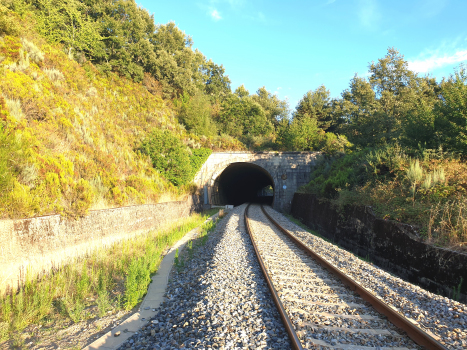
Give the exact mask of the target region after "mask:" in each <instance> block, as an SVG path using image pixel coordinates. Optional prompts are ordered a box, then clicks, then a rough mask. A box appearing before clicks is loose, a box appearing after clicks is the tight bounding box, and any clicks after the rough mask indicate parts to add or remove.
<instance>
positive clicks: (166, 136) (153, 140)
mask: <svg viewBox="0 0 467 350" xmlns="http://www.w3.org/2000/svg"><path fill="white" fill-rule="evenodd" d="M140 150H141V152H143V153H144V154H146V155H148V156H149V157H150V158H151V161H152V165H153V167H154V168H155V169H156V170H158V171H159V172H160V173H161V174H162V175H163V176H164V177H165V178H166V179H167V180H169V181H170V182H171V183H173V184H174V185H175V186H180V185H183V184H185V183H187V182H188V181H189V180H190V177H191V162H190V157H189V153H188V150H187V149H186V147H185V146H184V145H183V143H182V141H181V140H180V139H179V138H177V137H176V136H175V135H174V134H173V133H171V132H170V131H169V130H160V129H154V130H153V131H152V132H151V133H150V134H149V136H148V137H147V138H146V139H145V140H143V142H142V144H141V147H140Z"/></svg>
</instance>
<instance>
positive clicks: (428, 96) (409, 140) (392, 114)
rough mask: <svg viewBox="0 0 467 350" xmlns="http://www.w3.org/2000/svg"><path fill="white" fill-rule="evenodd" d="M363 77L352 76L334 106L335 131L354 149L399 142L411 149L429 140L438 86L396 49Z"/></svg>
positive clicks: (372, 65) (372, 64) (392, 49)
mask: <svg viewBox="0 0 467 350" xmlns="http://www.w3.org/2000/svg"><path fill="white" fill-rule="evenodd" d="M369 73H370V76H369V78H368V79H365V78H361V77H358V76H357V75H356V76H355V77H354V78H353V79H352V80H351V82H350V89H348V90H345V91H344V92H343V93H342V100H340V101H337V102H336V103H335V104H334V110H333V114H334V119H340V120H341V121H343V124H342V125H341V126H340V127H339V128H338V130H339V131H341V132H344V134H345V135H347V136H348V138H349V140H350V141H351V142H353V143H355V144H357V145H359V146H363V147H365V146H375V145H382V144H387V143H394V142H400V143H403V144H405V145H407V146H411V147H416V146H417V145H418V144H419V143H426V142H427V141H433V137H432V136H433V132H434V129H433V115H432V114H431V112H430V109H431V108H432V107H433V106H434V103H435V101H436V99H437V90H438V88H437V84H436V81H434V79H432V78H429V77H418V76H417V74H416V73H414V72H412V71H410V70H409V69H408V63H407V62H406V61H405V60H404V56H403V55H401V54H400V53H399V52H398V51H397V50H396V49H395V48H389V49H388V53H387V54H386V56H385V57H384V58H382V59H379V60H378V62H376V63H375V62H372V63H371V64H370V65H369Z"/></svg>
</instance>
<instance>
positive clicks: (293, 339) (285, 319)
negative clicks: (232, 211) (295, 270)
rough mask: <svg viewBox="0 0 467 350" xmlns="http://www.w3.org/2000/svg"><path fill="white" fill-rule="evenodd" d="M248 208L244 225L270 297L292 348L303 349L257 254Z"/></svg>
mask: <svg viewBox="0 0 467 350" xmlns="http://www.w3.org/2000/svg"><path fill="white" fill-rule="evenodd" d="M249 208H250V204H248V206H247V207H246V209H245V215H244V217H245V227H246V230H247V232H248V234H249V235H250V238H251V242H252V243H253V247H254V249H255V253H256V257H257V259H258V262H259V265H260V267H261V270H262V271H263V275H264V278H265V279H266V282H267V284H268V288H269V291H270V292H271V294H272V299H273V300H274V304H276V308H277V311H279V314H280V316H281V319H282V322H283V323H284V327H285V329H286V331H287V334H288V335H289V339H290V342H291V344H292V349H294V350H303V347H302V344H301V343H300V339H298V336H297V333H295V329H294V327H293V325H292V321H290V318H289V316H288V315H287V312H286V311H285V308H284V306H283V305H282V302H281V301H280V299H279V296H278V295H277V291H276V289H275V288H274V285H273V284H272V280H271V277H269V274H268V272H267V270H266V266H265V265H264V262H263V258H262V257H261V255H260V254H259V250H258V246H257V245H256V242H255V239H254V238H253V233H252V232H251V228H250V223H249V219H248V209H249Z"/></svg>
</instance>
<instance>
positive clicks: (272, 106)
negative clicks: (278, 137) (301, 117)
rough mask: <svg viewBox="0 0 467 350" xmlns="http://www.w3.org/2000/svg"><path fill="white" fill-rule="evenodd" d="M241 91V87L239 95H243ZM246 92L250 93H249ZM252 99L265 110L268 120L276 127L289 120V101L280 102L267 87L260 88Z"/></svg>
mask: <svg viewBox="0 0 467 350" xmlns="http://www.w3.org/2000/svg"><path fill="white" fill-rule="evenodd" d="M242 87H243V85H242ZM239 89H240V87H239V88H237V90H238V93H240V94H242V92H240V91H241V90H239ZM246 92H247V93H248V91H246ZM238 93H237V94H238ZM251 98H252V99H253V101H255V102H257V103H258V104H259V105H260V106H261V107H262V108H263V110H264V112H265V114H266V118H267V120H269V121H270V122H271V123H272V125H274V127H277V126H278V125H279V124H280V122H281V121H282V120H284V119H287V118H288V115H289V106H288V103H287V100H280V99H279V98H278V97H277V95H273V94H271V93H270V92H269V91H268V90H267V89H266V87H265V86H263V87H261V88H259V89H258V91H256V94H255V95H252V96H251Z"/></svg>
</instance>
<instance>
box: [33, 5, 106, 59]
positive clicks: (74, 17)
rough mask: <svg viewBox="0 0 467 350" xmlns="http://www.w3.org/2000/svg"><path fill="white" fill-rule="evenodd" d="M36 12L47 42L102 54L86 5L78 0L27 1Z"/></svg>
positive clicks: (75, 49)
mask: <svg viewBox="0 0 467 350" xmlns="http://www.w3.org/2000/svg"><path fill="white" fill-rule="evenodd" d="M30 3H31V5H32V6H34V8H35V9H36V11H37V12H38V16H37V17H36V18H37V30H38V32H39V33H40V34H42V35H44V36H45V37H46V38H47V39H48V40H49V41H51V42H54V43H62V44H64V45H65V47H66V48H67V50H68V52H69V53H73V51H81V52H85V53H86V54H88V55H102V53H103V45H102V38H101V36H100V34H99V27H98V24H97V23H96V22H95V21H93V20H92V18H90V17H89V16H88V14H87V13H88V7H87V6H86V4H83V3H82V2H80V1H78V0H42V1H39V0H35V1H30Z"/></svg>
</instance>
